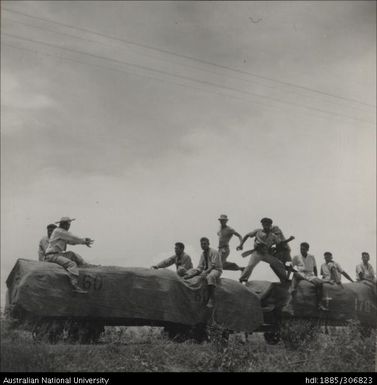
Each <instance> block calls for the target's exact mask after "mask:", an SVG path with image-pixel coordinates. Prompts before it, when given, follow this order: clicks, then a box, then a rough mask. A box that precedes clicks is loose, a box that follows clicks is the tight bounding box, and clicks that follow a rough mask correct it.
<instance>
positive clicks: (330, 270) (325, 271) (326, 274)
mask: <svg viewBox="0 0 377 385" xmlns="http://www.w3.org/2000/svg"><path fill="white" fill-rule="evenodd" d="M323 255H324V257H325V263H323V264H322V265H321V275H322V279H323V281H324V283H330V284H334V283H336V284H337V285H341V284H342V275H344V276H345V277H346V278H347V279H348V280H349V281H351V282H353V279H352V278H351V277H350V276H349V275H348V274H347V273H346V272H345V271H344V270H343V269H342V268H341V266H340V265H339V263H337V262H335V261H334V260H333V256H332V254H331V253H330V252H329V251H326V252H325V253H324V254H323Z"/></svg>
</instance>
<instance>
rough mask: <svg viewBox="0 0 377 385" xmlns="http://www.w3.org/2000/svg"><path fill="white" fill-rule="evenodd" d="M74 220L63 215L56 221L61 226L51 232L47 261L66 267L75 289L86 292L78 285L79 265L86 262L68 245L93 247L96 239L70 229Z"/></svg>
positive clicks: (77, 291)
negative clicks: (72, 231) (80, 235)
mask: <svg viewBox="0 0 377 385" xmlns="http://www.w3.org/2000/svg"><path fill="white" fill-rule="evenodd" d="M74 220H75V219H74V218H73V219H71V218H69V217H63V218H61V219H60V221H58V222H56V223H58V224H59V227H57V228H56V229H55V230H54V231H53V233H52V234H51V237H50V239H49V243H48V247H47V250H46V254H45V261H46V262H52V263H56V264H58V265H60V266H62V267H64V268H65V269H66V270H67V272H68V275H69V279H70V282H71V285H72V287H73V291H75V292H76V293H82V294H85V293H87V292H86V291H84V290H82V289H81V288H80V287H79V285H78V276H79V271H78V268H77V266H82V265H85V262H84V260H83V259H82V257H81V256H80V255H79V254H77V253H74V252H73V251H67V245H86V246H88V247H91V245H92V244H93V242H94V241H93V240H92V239H90V238H80V237H78V236H76V235H73V234H72V233H70V232H69V231H68V230H69V228H70V227H71V222H72V221H74Z"/></svg>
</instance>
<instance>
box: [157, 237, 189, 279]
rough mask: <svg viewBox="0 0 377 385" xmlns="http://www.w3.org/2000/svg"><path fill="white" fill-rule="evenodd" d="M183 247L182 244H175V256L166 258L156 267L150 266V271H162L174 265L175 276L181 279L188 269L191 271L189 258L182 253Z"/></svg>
mask: <svg viewBox="0 0 377 385" xmlns="http://www.w3.org/2000/svg"><path fill="white" fill-rule="evenodd" d="M184 250H185V245H184V244H183V243H182V242H177V243H176V244H175V247H174V251H175V255H173V256H172V257H170V258H167V259H165V260H163V261H162V262H160V263H159V264H157V265H154V266H152V269H156V270H157V269H162V268H164V267H169V266H171V265H175V267H176V269H177V274H178V275H179V276H180V277H183V276H184V275H185V274H186V273H187V272H188V271H189V270H190V269H192V267H193V266H192V262H191V257H190V256H189V255H188V254H186V253H185V252H184Z"/></svg>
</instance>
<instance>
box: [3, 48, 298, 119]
mask: <svg viewBox="0 0 377 385" xmlns="http://www.w3.org/2000/svg"><path fill="white" fill-rule="evenodd" d="M2 45H4V46H7V47H11V48H14V49H18V50H22V51H28V52H32V53H34V54H36V55H43V56H48V57H53V58H58V59H62V60H66V61H69V62H74V63H78V64H83V65H90V66H94V67H97V68H103V69H106V70H111V71H115V72H123V73H128V74H132V75H137V76H141V77H144V78H148V79H153V80H157V81H160V82H163V83H166V82H168V83H171V84H175V85H179V86H181V87H189V88H193V89H195V90H200V91H204V92H206V93H210V94H216V95H220V96H226V97H230V98H232V99H237V100H242V101H245V100H247V101H251V102H253V103H255V104H258V105H261V106H263V107H267V108H269V109H271V108H272V109H276V106H271V105H268V104H264V103H260V102H257V101H255V100H251V99H247V98H245V97H242V96H235V95H232V94H228V93H219V92H216V91H214V90H213V89H211V90H210V89H208V88H207V89H205V88H203V87H197V86H193V85H191V84H186V83H178V82H176V81H172V80H170V79H165V78H158V77H155V76H150V75H145V74H140V73H137V72H131V71H129V70H126V69H120V68H114V67H109V66H104V65H99V64H94V63H87V62H83V61H80V60H76V59H72V58H68V57H64V56H60V55H52V54H49V53H46V52H41V51H38V50H36V49H32V48H25V47H18V46H15V45H12V44H9V43H3V44H2ZM280 111H282V110H281V109H280ZM305 113H306V112H305Z"/></svg>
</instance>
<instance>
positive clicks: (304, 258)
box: [291, 242, 327, 310]
mask: <svg viewBox="0 0 377 385" xmlns="http://www.w3.org/2000/svg"><path fill="white" fill-rule="evenodd" d="M309 247H310V246H309V243H307V242H302V243H301V245H300V254H299V255H295V256H294V257H293V259H292V266H293V269H294V270H296V271H295V273H293V279H292V291H291V294H292V297H294V296H295V295H296V291H297V286H298V284H299V281H301V280H305V281H308V282H310V283H311V284H313V285H314V287H315V289H316V305H317V308H318V309H319V310H327V308H326V307H325V306H323V305H322V304H321V301H322V297H323V281H322V280H321V279H320V278H318V271H317V264H316V261H315V258H314V256H313V255H311V254H309V253H308V251H309Z"/></svg>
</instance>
